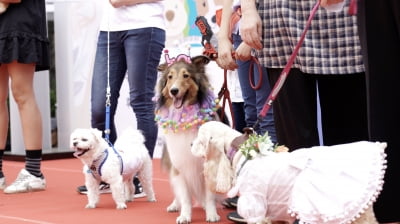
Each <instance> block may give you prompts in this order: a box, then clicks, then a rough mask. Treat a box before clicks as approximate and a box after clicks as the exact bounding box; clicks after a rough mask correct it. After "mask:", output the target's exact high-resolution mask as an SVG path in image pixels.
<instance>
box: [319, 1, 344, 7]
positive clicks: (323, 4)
mask: <svg viewBox="0 0 400 224" xmlns="http://www.w3.org/2000/svg"><path fill="white" fill-rule="evenodd" d="M317 1H321V6H322V7H325V6H329V5H333V4H337V3H340V2H343V1H344V0H317Z"/></svg>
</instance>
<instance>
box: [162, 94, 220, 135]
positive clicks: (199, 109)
mask: <svg viewBox="0 0 400 224" xmlns="http://www.w3.org/2000/svg"><path fill="white" fill-rule="evenodd" d="M218 103H219V99H218V98H215V97H214V94H213V92H212V91H209V93H208V96H207V99H206V100H205V102H204V103H203V104H201V105H200V104H193V105H187V106H183V107H182V108H179V109H177V108H173V109H170V108H166V107H163V108H160V109H159V110H157V111H156V116H155V121H157V123H158V125H159V126H160V127H162V128H163V129H164V130H165V131H166V132H167V131H168V130H170V131H173V132H174V133H177V132H179V131H185V130H188V129H191V128H198V127H200V125H202V124H204V123H205V122H207V121H211V120H214V119H215V116H216V111H217V109H218V107H219V104H218Z"/></svg>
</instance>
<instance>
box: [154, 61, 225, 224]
mask: <svg viewBox="0 0 400 224" xmlns="http://www.w3.org/2000/svg"><path fill="white" fill-rule="evenodd" d="M209 62H210V59H209V58H208V57H206V56H196V57H193V58H190V57H189V56H187V57H183V56H182V55H180V57H177V59H175V60H172V61H169V62H166V63H165V64H161V65H160V66H159V67H158V70H159V71H160V72H162V74H161V77H160V78H159V81H158V84H157V87H156V95H157V98H158V99H157V109H156V121H157V122H158V126H159V130H160V131H164V137H165V145H164V148H165V150H164V153H163V159H162V160H164V161H169V162H170V163H169V165H170V166H169V167H168V168H169V173H170V182H171V186H172V189H173V191H174V194H175V199H174V200H173V202H172V203H171V204H170V205H169V206H168V207H167V211H168V212H180V214H179V216H178V217H177V219H176V223H190V222H191V217H192V207H193V206H195V203H194V202H195V201H196V202H197V203H198V204H199V205H200V206H202V207H203V208H204V210H205V212H206V221H207V222H217V221H219V220H220V216H219V215H218V214H217V209H216V207H217V206H216V205H217V197H216V195H215V194H214V193H212V192H211V191H210V190H208V189H207V188H206V185H205V180H204V174H203V159H202V158H199V157H196V156H194V155H193V154H192V153H191V151H190V149H191V144H192V141H193V140H194V139H195V138H196V136H197V132H198V128H199V126H201V125H202V124H203V123H205V122H207V121H210V120H218V115H217V107H218V102H217V101H218V100H217V99H216V98H215V97H214V94H213V91H212V88H211V85H210V83H209V81H208V78H207V76H206V72H205V71H206V68H205V66H206V65H207V64H208V63H209ZM165 158H167V159H166V160H165ZM193 199H194V201H192V200H193Z"/></svg>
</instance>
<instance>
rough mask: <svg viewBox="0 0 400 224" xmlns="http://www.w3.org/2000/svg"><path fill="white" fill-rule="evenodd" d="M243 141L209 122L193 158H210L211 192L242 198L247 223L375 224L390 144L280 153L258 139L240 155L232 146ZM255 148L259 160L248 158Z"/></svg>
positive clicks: (364, 143) (195, 144)
mask: <svg viewBox="0 0 400 224" xmlns="http://www.w3.org/2000/svg"><path fill="white" fill-rule="evenodd" d="M240 135H241V133H239V132H237V131H235V130H233V129H231V128H230V127H228V126H226V125H224V124H221V123H219V122H212V121H210V122H207V123H206V124H204V125H202V126H201V127H200V129H199V132H198V136H197V138H196V139H195V141H194V142H193V145H192V153H193V154H194V155H196V156H201V157H203V158H205V160H206V162H205V165H204V169H205V171H204V174H205V176H206V180H207V184H208V187H209V188H210V189H212V190H213V191H216V192H219V193H226V192H228V197H233V196H235V195H240V197H239V200H238V205H237V206H238V207H237V209H238V213H239V214H240V215H241V216H243V217H244V218H245V219H246V220H247V222H248V223H267V222H269V221H272V223H274V222H287V223H293V221H294V220H295V219H298V220H299V221H300V222H299V223H308V224H320V223H328V224H341V223H353V224H354V223H357V224H361V223H362V224H371V223H376V220H375V217H374V214H373V211H372V208H371V204H372V203H373V201H374V200H375V199H376V197H377V196H378V194H379V193H380V190H381V188H382V184H383V175H384V172H385V168H386V161H385V156H386V155H385V153H384V149H385V148H386V143H379V142H367V141H361V142H354V143H348V144H341V145H335V146H317V147H312V148H303V149H297V150H295V151H293V152H287V151H285V152H277V151H276V148H275V146H273V144H271V142H268V141H264V142H259V141H257V140H258V139H259V138H254V139H256V140H253V141H254V142H252V143H251V144H249V142H245V143H244V145H241V147H240V148H239V151H235V150H233V149H232V148H231V143H232V141H233V140H234V139H236V138H237V137H239V136H240ZM269 141H270V140H269ZM242 146H243V147H242ZM253 147H258V148H257V149H259V152H258V154H254V153H250V154H248V156H245V154H246V152H250V151H246V149H250V148H251V149H254V148H253ZM266 149H267V150H266ZM229 189H230V190H229Z"/></svg>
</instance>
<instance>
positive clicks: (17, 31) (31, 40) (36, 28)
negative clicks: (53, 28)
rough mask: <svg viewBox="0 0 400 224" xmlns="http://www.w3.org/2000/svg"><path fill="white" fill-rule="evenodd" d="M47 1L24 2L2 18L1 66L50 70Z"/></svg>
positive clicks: (0, 17)
mask: <svg viewBox="0 0 400 224" xmlns="http://www.w3.org/2000/svg"><path fill="white" fill-rule="evenodd" d="M45 7H46V6H45V0H22V1H21V3H18V4H10V6H9V7H8V9H7V10H6V11H5V12H4V13H3V14H0V64H2V63H10V62H12V61H14V60H16V61H18V62H19V63H23V64H30V63H36V71H41V70H47V69H49V66H50V61H49V60H50V58H49V39H48V37H47V20H46V8H45Z"/></svg>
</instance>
